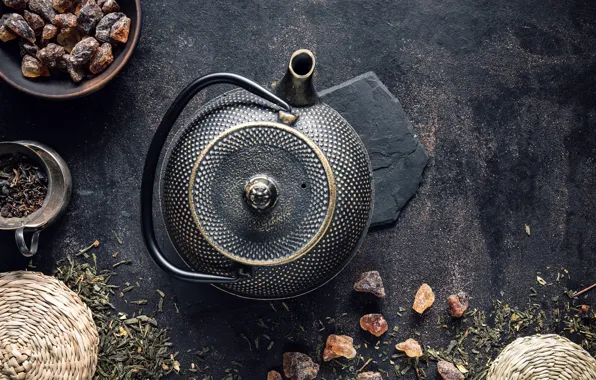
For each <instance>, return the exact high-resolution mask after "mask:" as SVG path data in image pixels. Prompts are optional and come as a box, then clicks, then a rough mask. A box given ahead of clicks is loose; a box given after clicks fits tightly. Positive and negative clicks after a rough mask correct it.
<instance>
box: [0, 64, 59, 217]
mask: <svg viewBox="0 0 596 380" xmlns="http://www.w3.org/2000/svg"><path fill="white" fill-rule="evenodd" d="M23 70H24V71H25V70H26V71H27V73H28V75H37V76H40V75H41V74H42V73H41V71H42V67H41V62H39V61H38V60H37V59H35V58H34V57H31V56H25V58H24V59H23ZM47 192H48V180H47V177H46V174H45V173H44V172H43V171H42V170H41V169H40V168H39V167H38V166H37V164H36V163H34V162H33V161H32V160H30V159H29V158H28V157H26V156H24V155H21V154H18V155H1V156H0V216H1V217H3V218H23V217H26V216H28V215H30V214H32V213H33V212H35V211H37V210H38V209H39V208H40V207H41V206H42V205H43V202H44V200H45V197H46V194H47Z"/></svg>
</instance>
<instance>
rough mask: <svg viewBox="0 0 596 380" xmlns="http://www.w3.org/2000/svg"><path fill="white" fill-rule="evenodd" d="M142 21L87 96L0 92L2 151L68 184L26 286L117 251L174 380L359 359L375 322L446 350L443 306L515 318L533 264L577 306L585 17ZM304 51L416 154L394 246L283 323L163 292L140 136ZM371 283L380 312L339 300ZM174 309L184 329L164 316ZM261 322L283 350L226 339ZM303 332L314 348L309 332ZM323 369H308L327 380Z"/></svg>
mask: <svg viewBox="0 0 596 380" xmlns="http://www.w3.org/2000/svg"><path fill="white" fill-rule="evenodd" d="M123 1H124V0H123ZM143 6H144V16H143V22H144V28H143V36H142V38H141V42H140V45H139V47H138V49H137V52H136V54H135V56H134V57H133V59H132V61H131V62H130V63H129V65H128V67H127V68H125V69H124V71H123V72H122V73H121V74H120V75H119V76H118V77H117V78H116V79H115V80H114V82H113V83H111V84H110V85H108V87H107V88H105V89H104V90H102V91H101V92H99V93H97V94H95V95H92V96H90V97H88V98H86V99H81V100H77V101H72V102H68V103H52V102H47V101H42V100H37V99H34V98H31V97H28V96H25V95H23V94H20V93H18V92H16V91H15V90H13V89H12V88H10V87H9V86H7V85H6V84H4V83H0V140H11V139H25V138H26V139H34V140H38V141H41V142H43V143H46V144H48V145H50V146H52V147H54V148H55V149H56V150H58V151H59V152H60V153H61V154H62V155H63V156H64V158H65V159H66V160H67V161H68V163H69V165H70V168H71V170H72V173H73V176H74V186H75V191H74V196H73V201H72V204H71V206H70V209H69V212H68V214H67V215H66V216H65V218H63V219H62V220H61V221H60V223H59V224H57V225H55V226H54V227H52V228H51V229H50V230H48V231H46V232H44V233H42V235H41V239H42V242H41V244H42V245H41V252H40V253H39V256H38V257H37V258H36V264H37V265H38V268H41V269H43V270H44V271H45V272H51V271H52V269H53V266H54V263H55V261H56V260H58V259H60V258H62V257H63V256H64V255H65V254H66V253H69V252H71V253H72V252H75V251H78V250H79V249H80V248H82V247H84V246H86V245H88V244H90V243H91V242H93V240H95V239H98V240H100V241H101V242H102V245H101V247H100V248H99V249H98V250H97V251H96V253H97V254H98V259H99V263H100V265H106V266H107V265H110V264H111V263H113V262H115V261H116V260H117V259H113V258H112V253H113V252H115V251H118V252H120V254H119V256H118V260H120V259H126V258H130V259H132V260H133V262H134V264H133V265H131V266H126V267H120V276H119V277H120V279H119V280H118V281H121V282H124V281H132V282H134V281H136V280H137V279H138V278H142V280H141V285H142V289H140V290H137V291H133V292H132V294H130V295H129V296H128V297H127V298H128V299H138V298H149V299H150V301H152V302H156V301H157V297H158V296H157V294H155V292H154V289H155V288H159V289H161V290H162V291H164V292H165V293H166V295H167V297H168V298H167V301H166V305H165V308H166V311H167V313H163V314H160V315H159V316H158V317H159V320H160V322H161V323H162V325H164V326H169V327H171V328H172V337H173V341H174V342H175V343H176V350H178V351H180V352H181V354H180V355H181V356H180V357H181V362H182V366H183V367H185V368H187V367H188V366H190V362H191V360H193V359H192V358H191V355H189V354H188V353H187V352H186V351H187V350H189V349H199V348H201V347H203V346H213V347H214V353H213V354H212V355H211V356H210V358H209V359H208V364H209V366H210V369H209V370H208V373H209V374H212V375H213V376H214V377H215V378H216V379H218V378H221V377H222V376H223V371H224V369H225V368H228V367H231V366H232V364H231V361H236V362H239V363H242V364H243V365H244V367H242V368H241V369H240V371H241V373H242V374H243V376H244V378H245V379H246V378H248V379H263V378H264V377H265V374H266V371H267V370H268V369H270V368H274V367H277V368H279V366H280V364H281V355H282V353H283V352H284V351H285V350H290V349H300V350H303V351H305V352H307V353H309V354H310V355H314V353H315V347H316V345H317V342H318V341H319V340H320V339H324V338H325V337H326V335H327V334H328V333H329V332H330V331H339V332H343V333H347V334H351V335H352V336H355V337H356V340H357V341H358V342H360V343H362V342H363V339H364V338H367V336H366V335H364V334H362V333H360V332H359V331H358V330H359V327H358V318H359V317H360V316H361V315H362V314H363V313H364V312H371V311H375V310H381V311H382V312H383V313H384V314H385V315H386V317H387V319H388V321H389V323H390V325H394V324H396V323H399V324H400V332H399V334H398V336H399V338H400V339H401V338H403V339H405V338H407V337H410V336H412V333H413V331H414V330H415V329H416V330H419V331H421V333H422V338H421V340H422V341H424V343H425V344H438V343H440V342H443V341H445V339H447V341H448V338H446V337H445V336H444V332H442V331H441V329H440V328H439V327H437V326H436V320H437V316H438V315H442V314H443V313H444V311H443V307H442V302H443V300H444V298H445V297H446V296H447V295H448V294H449V293H452V292H455V291H458V290H460V289H464V290H466V291H467V292H469V293H470V294H471V296H472V297H473V299H472V304H473V306H476V307H480V308H488V306H489V305H490V302H491V299H493V298H496V297H501V292H503V297H504V298H505V299H506V300H508V301H509V302H513V303H519V304H523V303H525V298H526V297H525V296H526V295H527V293H528V288H529V287H530V286H532V285H533V284H534V283H535V279H536V271H539V270H544V268H545V267H546V266H547V265H550V266H564V267H565V268H567V269H568V270H569V271H570V273H571V277H572V281H571V283H570V286H571V287H573V288H581V287H583V286H585V285H588V284H591V283H594V282H596V270H595V267H596V256H595V255H594V251H595V250H596V228H595V227H596V216H595V215H596V196H594V189H595V188H596V133H595V130H594V129H595V128H596V105H595V93H596V80H595V75H596V57H595V54H596V53H595V52H596V38H595V37H596V35H595V32H596V23H595V22H594V19H595V17H596V3H594V2H593V1H590V0H579V1H568V2H561V1H550V0H546V1H545V0H541V1H534V0H532V1H519V0H516V1H499V2H494V1H478V0H474V1H461V0H460V1H447V2H436V1H428V0H415V1H414V0H405V1H400V2H396V1H351V0H342V1H340V0H309V1H306V0H305V1H300V2H278V1H269V2H268V1H265V0H251V1H249V0H246V1H241V2H238V1H214V2H190V1H188V2H182V1H180V2H176V4H173V2H170V1H147V2H144V4H143ZM303 47H304V48H309V49H312V50H313V51H314V52H315V54H316V55H317V58H318V64H319V66H318V70H319V75H318V78H317V84H318V86H319V88H327V87H330V86H333V85H336V84H339V83H341V82H343V81H345V80H348V79H350V78H352V77H354V76H356V75H359V74H361V73H363V72H366V71H374V72H376V73H377V75H378V76H379V77H380V79H381V80H382V81H383V82H384V83H385V84H386V85H387V87H388V88H389V90H391V91H392V92H393V93H394V94H395V95H396V96H397V98H398V99H399V100H400V101H401V103H402V105H403V107H404V109H405V111H406V113H408V114H409V116H410V117H411V119H412V121H413V123H414V126H415V129H416V131H417V132H418V133H419V136H420V138H421V140H422V142H423V144H424V145H425V147H426V149H427V151H428V153H429V155H430V156H431V162H430V164H429V166H428V167H427V169H426V171H425V174H424V180H423V183H422V186H421V189H420V191H419V194H418V195H417V196H416V197H415V198H414V199H413V200H412V201H411V202H410V204H409V206H408V207H407V208H406V209H405V211H404V212H403V214H402V215H401V217H400V219H399V221H398V223H397V225H396V226H395V227H394V228H391V229H386V230H383V231H379V232H375V233H373V234H370V235H369V236H368V238H367V239H366V241H365V243H364V245H363V247H362V249H361V253H360V254H359V255H358V256H357V257H356V258H355V259H354V261H353V262H352V264H351V265H349V266H348V268H347V269H346V270H345V271H344V272H343V273H341V274H340V275H339V276H338V277H337V279H336V280H334V281H333V282H332V283H330V284H328V285H327V286H325V287H324V288H322V289H320V290H318V291H316V292H315V293H312V294H311V295H308V296H305V297H302V298H299V299H296V300H290V301H287V302H286V303H287V305H288V307H289V309H290V311H289V312H287V311H285V309H284V308H283V306H282V305H281V304H280V303H275V307H276V309H277V310H278V312H274V311H273V309H272V308H271V306H270V305H269V303H259V302H253V301H245V300H236V299H234V298H232V297H231V296H228V295H226V294H222V293H219V292H216V291H215V290H213V289H212V288H210V287H208V286H196V287H191V288H190V289H193V291H189V290H188V289H189V288H188V287H183V286H182V285H180V284H177V283H173V282H172V281H171V280H170V279H169V278H168V277H167V276H166V275H165V274H164V273H162V272H160V271H159V270H158V269H157V268H156V266H155V265H154V264H153V263H152V262H151V261H150V259H149V258H148V256H147V254H146V253H145V250H144V248H143V244H142V241H141V236H140V228H139V221H138V215H139V204H138V202H139V188H140V186H139V184H140V173H141V169H142V165H143V160H144V155H145V151H146V149H147V147H148V144H149V140H150V139H151V136H152V132H153V130H154V129H155V128H156V126H157V124H158V123H159V121H160V118H161V116H162V115H163V114H164V112H165V110H166V108H167V107H168V105H169V103H170V101H171V100H172V99H173V98H174V96H175V95H176V94H177V93H178V91H179V90H180V89H181V88H182V87H183V86H184V85H186V84H187V83H188V82H189V81H190V80H192V79H193V78H195V77H197V76H199V75H201V74H204V73H208V72H212V71H224V70H227V71H233V72H237V73H240V74H244V75H246V76H248V77H251V78H254V79H255V80H257V81H259V82H261V83H265V84H268V83H271V82H272V81H274V80H276V79H278V78H279V76H280V75H281V74H282V72H283V67H285V64H286V61H287V59H288V57H289V55H290V54H291V52H292V51H294V50H295V49H297V48H303ZM220 91H222V90H220V89H214V90H210V91H209V92H208V95H207V96H209V97H211V96H214V95H216V94H217V93H219V92H220ZM203 96H204V95H203ZM203 100H204V97H201V98H200V99H197V100H196V101H195V102H194V103H193V105H191V108H192V109H196V107H197V106H198V105H199V103H200V102H201V101H203ZM189 112H190V111H189ZM187 116H188V115H187ZM525 224H528V225H529V226H530V227H531V231H532V234H531V236H529V237H528V236H527V235H526V234H525V231H524V225H525ZM113 232H116V233H117V234H118V235H119V236H120V237H121V238H122V241H123V244H122V245H120V244H118V242H117V241H116V238H115V237H114V233H113ZM0 239H1V241H0V247H1V249H0V251H1V255H2V261H1V262H0V270H2V271H4V270H13V269H21V268H24V266H25V264H26V261H24V260H21V259H20V258H19V257H18V253H17V251H16V248H14V245H13V241H12V236H10V234H6V233H3V234H0ZM370 269H377V270H379V271H380V272H381V274H382V275H383V277H384V278H385V283H386V288H387V293H388V297H387V298H386V299H384V300H383V301H381V302H376V301H375V300H370V299H369V298H368V297H360V295H356V294H354V293H353V292H352V290H351V287H352V284H353V282H354V281H355V279H356V278H357V276H358V273H359V272H361V271H363V270H370ZM422 282H428V283H429V284H431V286H432V287H433V288H434V289H435V290H436V292H437V297H438V300H439V303H437V305H436V306H435V307H434V308H433V309H432V310H431V312H430V314H429V315H428V316H427V317H425V318H423V319H415V318H412V317H410V316H409V312H407V313H406V317H404V318H399V317H398V316H397V315H396V313H395V312H396V310H397V308H398V307H405V308H409V306H410V305H411V301H412V298H413V295H414V293H415V291H416V289H417V288H418V287H419V285H420V284H421V283H422ZM135 292H137V293H136V294H135ZM176 292H178V297H177V299H178V302H179V303H180V305H181V312H180V314H176V313H175V312H174V311H173V305H172V298H171V297H172V296H174V295H175V294H176ZM590 297H591V298H590V299H591V300H593V299H594V294H591V295H590ZM191 300H192V302H191ZM119 306H120V307H123V308H124V309H125V310H128V311H133V310H135V309H134V308H131V307H129V306H127V305H123V303H122V302H120V303H119ZM185 306H186V307H185ZM343 313H348V314H347V315H346V316H343V317H341V318H340V319H338V321H337V323H336V324H332V323H327V322H326V320H325V317H327V316H329V317H333V316H340V315H342V314H343ZM258 318H264V319H265V320H267V319H272V320H274V321H279V322H280V329H281V330H282V332H278V333H269V334H270V335H271V336H272V338H273V339H274V340H275V345H274V346H273V348H272V349H271V350H267V349H265V348H263V347H262V345H261V347H260V349H258V350H257V349H255V348H254V347H253V351H249V350H248V347H247V346H248V345H247V343H246V342H245V341H244V340H243V339H242V337H241V334H243V333H244V334H245V335H246V336H248V337H249V338H250V339H253V338H254V337H256V335H258V334H260V333H262V332H263V329H262V328H260V327H259V326H258V325H257V321H258ZM318 320H321V321H323V323H325V325H326V326H327V327H326V330H325V331H323V332H319V331H318V329H319V322H318ZM298 324H300V325H302V326H303V327H304V328H305V330H306V333H303V338H301V339H300V340H299V341H298V343H297V344H293V343H291V342H288V341H287V339H285V338H284V335H285V333H286V332H287V330H288V329H289V328H291V326H295V325H298ZM294 335H295V334H294ZM369 341H372V340H370V339H369ZM373 353H374V352H373ZM197 364H198V363H197ZM329 368H330V367H329V366H328V365H324V370H323V371H322V373H324V374H326V375H325V376H324V377H325V378H328V379H329V378H333V375H330V372H329ZM371 368H374V365H372V366H371ZM386 369H388V368H386ZM430 372H431V373H432V376H430V378H436V376H435V375H434V373H433V371H430ZM412 376H413V375H411V378H412ZM199 378H200V377H199Z"/></svg>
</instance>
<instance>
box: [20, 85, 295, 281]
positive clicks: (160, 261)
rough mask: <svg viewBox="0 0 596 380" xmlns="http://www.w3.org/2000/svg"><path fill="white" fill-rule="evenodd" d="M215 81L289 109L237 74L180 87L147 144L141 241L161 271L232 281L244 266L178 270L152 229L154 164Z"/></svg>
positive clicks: (179, 276)
mask: <svg viewBox="0 0 596 380" xmlns="http://www.w3.org/2000/svg"><path fill="white" fill-rule="evenodd" d="M216 84H232V85H235V86H238V87H241V88H243V89H245V90H247V91H249V92H251V93H253V94H255V95H257V96H259V97H261V98H263V99H265V100H268V101H270V102H272V103H274V104H276V105H277V106H279V107H280V108H282V110H284V111H286V112H290V111H291V108H290V106H289V105H288V103H286V102H284V101H283V100H282V99H280V98H279V97H277V96H275V95H274V94H272V93H271V92H269V91H268V90H266V89H265V88H263V87H261V86H260V85H258V84H257V83H255V82H253V81H251V80H249V79H246V78H244V77H242V76H240V75H236V74H230V73H215V74H209V75H205V76H203V77H201V78H199V79H196V80H195V81H194V82H192V83H191V84H190V85H188V86H187V87H186V88H185V89H184V90H182V92H181V93H180V95H178V97H177V98H176V100H174V102H173V103H172V105H171V106H170V108H169V109H168V111H167V112H166V114H165V116H164V117H163V119H162V121H161V123H160V124H159V127H158V128H157V130H156V131H155V135H154V136H153V140H152V141H151V145H150V146H149V151H148V152H147V159H146V160H145V167H144V169H143V179H142V184H141V227H142V231H143V240H144V242H145V246H146V247H147V250H148V251H149V254H150V255H151V258H152V259H153V261H155V263H156V264H157V265H158V266H159V267H160V268H161V269H162V270H164V271H165V272H166V273H168V274H169V275H171V276H172V277H175V278H177V279H180V280H184V281H189V282H210V283H216V282H217V283H232V282H236V281H238V280H240V279H241V278H242V277H247V276H250V273H249V272H247V271H246V268H244V267H240V268H239V269H238V270H237V272H236V275H235V276H234V277H227V276H219V275H214V274H207V273H199V272H192V271H189V270H184V269H181V268H179V267H177V266H175V265H174V264H172V262H171V261H169V260H168V259H167V258H166V257H165V255H164V254H163V252H162V251H161V249H160V247H159V245H158V244H157V240H156V238H155V231H154V229H153V186H154V182H155V172H156V170H157V164H158V162H159V157H160V153H161V151H162V149H163V146H164V144H165V142H166V140H167V137H168V135H169V133H170V131H171V129H172V127H173V126H174V123H175V122H176V120H177V119H178V117H179V116H180V113H182V111H183V110H184V108H185V107H186V105H187V104H188V102H189V101H190V100H191V99H192V98H193V97H194V96H195V95H196V94H197V93H199V92H200V91H201V90H203V89H204V88H206V87H209V86H212V85H216ZM21 252H22V251H21Z"/></svg>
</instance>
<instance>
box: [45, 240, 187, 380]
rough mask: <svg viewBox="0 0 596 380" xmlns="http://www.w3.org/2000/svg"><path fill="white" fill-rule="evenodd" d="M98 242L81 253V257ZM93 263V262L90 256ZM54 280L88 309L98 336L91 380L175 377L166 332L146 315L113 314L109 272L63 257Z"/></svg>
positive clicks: (112, 289)
mask: <svg viewBox="0 0 596 380" xmlns="http://www.w3.org/2000/svg"><path fill="white" fill-rule="evenodd" d="M98 245H99V242H95V243H94V244H93V245H92V246H90V247H88V248H86V249H84V250H82V251H81V252H80V254H81V255H85V256H86V257H88V254H87V253H86V252H87V251H89V250H90V249H93V248H94V247H97V246H98ZM92 256H93V261H94V262H95V261H96V258H95V255H94V254H93V255H92ZM59 264H60V267H59V268H58V269H57V272H56V277H57V278H58V279H60V280H62V281H63V282H64V283H66V285H67V286H68V287H69V288H70V289H72V290H73V291H74V292H76V293H77V294H78V295H79V297H81V299H82V300H83V301H84V302H85V303H86V304H87V306H89V308H90V309H91V312H92V313H93V320H94V321H95V325H96V326H97V330H98V332H99V338H100V342H99V360H98V363H97V369H96V373H95V376H94V379H95V380H112V379H123V380H147V379H153V380H159V379H161V378H162V377H164V376H166V375H168V374H169V373H172V372H175V373H177V372H178V371H179V370H180V363H178V361H176V359H175V356H176V355H175V354H172V353H171V352H170V350H171V347H172V343H171V342H170V338H169V334H168V331H167V330H166V329H162V328H159V327H158V325H157V321H156V320H155V319H154V318H152V317H150V316H146V315H133V316H127V315H126V314H124V313H116V311H115V307H114V306H113V305H112V303H111V302H110V298H111V297H112V296H114V295H115V290H117V289H118V288H119V287H118V286H116V285H112V284H111V283H110V280H111V278H112V277H113V276H114V275H116V273H115V272H113V271H111V270H101V271H98V270H97V269H96V265H95V264H90V263H86V262H80V261H79V260H78V259H76V258H72V257H70V256H69V257H67V258H66V260H64V261H62V262H60V263H59Z"/></svg>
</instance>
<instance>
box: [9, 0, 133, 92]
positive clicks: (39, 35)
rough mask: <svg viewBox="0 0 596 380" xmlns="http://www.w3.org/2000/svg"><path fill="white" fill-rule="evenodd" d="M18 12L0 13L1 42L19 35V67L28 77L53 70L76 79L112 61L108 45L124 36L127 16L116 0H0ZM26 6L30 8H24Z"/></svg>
mask: <svg viewBox="0 0 596 380" xmlns="http://www.w3.org/2000/svg"><path fill="white" fill-rule="evenodd" d="M4 4H5V5H6V6H7V7H10V8H13V9H14V10H15V11H23V14H22V15H21V14H20V13H8V14H5V15H3V16H2V17H1V18H0V41H2V42H8V41H11V40H16V39H17V37H20V38H21V40H20V42H19V44H20V49H21V57H22V58H23V61H22V64H21V71H22V73H23V76H25V77H27V78H38V77H47V76H50V70H53V69H56V70H61V71H64V72H66V73H68V74H69V75H70V77H71V79H72V80H73V81H74V82H76V83H78V82H80V81H82V80H83V78H84V77H85V75H86V74H87V71H88V72H90V73H91V74H99V73H101V72H103V71H104V70H105V69H107V67H108V66H109V65H111V64H112V62H113V61H114V55H113V54H112V48H114V47H117V46H118V44H119V43H123V44H125V43H126V42H127V41H128V34H129V32H130V24H131V20H130V18H128V17H126V15H125V14H124V13H122V12H120V6H119V5H118V3H117V2H116V0H86V1H76V0H4ZM27 8H28V9H27Z"/></svg>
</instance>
